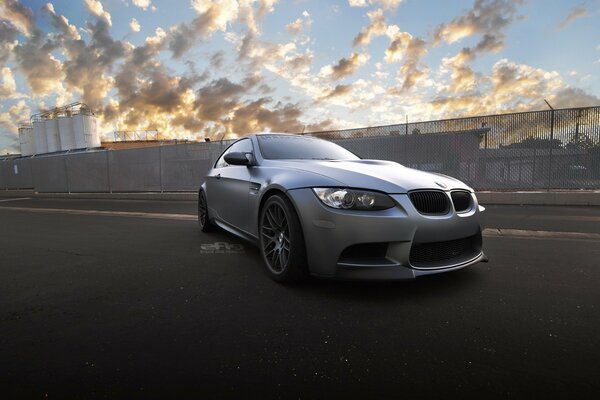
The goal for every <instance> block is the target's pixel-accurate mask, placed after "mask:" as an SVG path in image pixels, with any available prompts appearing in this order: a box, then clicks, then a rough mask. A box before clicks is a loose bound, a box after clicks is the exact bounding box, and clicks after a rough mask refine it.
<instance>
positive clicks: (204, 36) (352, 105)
mask: <svg viewBox="0 0 600 400" xmlns="http://www.w3.org/2000/svg"><path fill="white" fill-rule="evenodd" d="M599 22H600V0H583V1H565V0H513V1H508V0H456V1H441V0H438V1H434V0H338V1H324V0H319V1H316V0H315V1H308V0H237V1H236V0H213V1H209V0H191V1H189V0H176V1H175V0H68V1H67V0H54V1H52V2H47V1H46V0H44V1H41V0H40V1H37V0H22V1H17V0H0V152H2V153H6V151H17V150H18V138H17V124H18V122H20V121H26V120H28V119H29V116H30V114H31V113H34V112H36V111H38V110H40V109H45V108H49V107H53V106H56V105H64V104H67V103H69V102H74V101H83V102H85V103H87V104H88V105H90V106H91V107H92V109H93V110H94V111H95V112H96V114H97V115H98V117H99V119H100V128H101V132H102V133H103V134H104V135H105V136H106V137H110V135H109V134H110V132H112V131H113V130H115V129H119V130H126V129H127V130H132V129H157V130H159V131H160V132H161V134H162V135H163V136H166V137H179V138H188V139H196V138H204V137H207V136H210V137H212V138H220V137H223V136H224V137H227V138H229V137H236V136H242V135H245V134H248V133H251V132H255V131H260V130H271V131H289V132H297V131H302V130H306V131H312V130H322V129H330V128H343V127H359V126H367V125H382V124H392V123H399V122H404V120H405V118H406V116H408V118H409V120H410V121H422V120H428V119H437V118H445V117H451V116H462V115H478V114H488V113H501V112H508V111H515V110H518V111H520V110H531V109H543V108H544V103H543V99H544V98H546V99H548V100H549V101H551V102H552V103H553V104H554V106H555V107H570V106H584V105H600V98H599V97H600V74H599V73H598V72H600V23H599Z"/></svg>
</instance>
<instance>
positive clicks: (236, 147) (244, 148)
mask: <svg viewBox="0 0 600 400" xmlns="http://www.w3.org/2000/svg"><path fill="white" fill-rule="evenodd" d="M231 152H240V153H252V152H253V147H252V141H251V140H250V139H242V140H240V141H237V142H235V143H234V144H232V145H231V146H229V148H228V149H227V150H225V152H224V153H223V154H221V157H219V159H218V160H217V162H216V163H215V168H223V167H227V166H229V164H227V163H226V162H225V155H226V154H227V153H231Z"/></svg>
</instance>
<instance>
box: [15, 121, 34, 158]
mask: <svg viewBox="0 0 600 400" xmlns="http://www.w3.org/2000/svg"><path fill="white" fill-rule="evenodd" d="M19 142H20V143H21V155H22V156H30V155H32V154H34V153H35V140H34V138H33V127H32V126H31V125H24V126H20V127H19Z"/></svg>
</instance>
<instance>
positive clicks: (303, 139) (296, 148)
mask: <svg viewBox="0 0 600 400" xmlns="http://www.w3.org/2000/svg"><path fill="white" fill-rule="evenodd" d="M257 138H258V145H259V146H260V153H261V154H262V156H263V158H265V159H268V160H358V159H360V158H359V157H357V156H356V155H355V154H354V153H351V152H350V151H348V150H346V149H344V148H343V147H341V146H338V145H337V144H335V143H331V142H328V141H326V140H322V139H317V138H314V137H311V136H291V135H260V136H258V137H257Z"/></svg>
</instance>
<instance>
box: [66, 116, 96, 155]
mask: <svg viewBox="0 0 600 400" xmlns="http://www.w3.org/2000/svg"><path fill="white" fill-rule="evenodd" d="M72 118H73V132H74V133H75V148H76V149H82V148H85V147H100V135H99V134H98V127H97V125H96V117H94V116H93V115H86V114H77V115H74V116H73V117H72Z"/></svg>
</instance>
